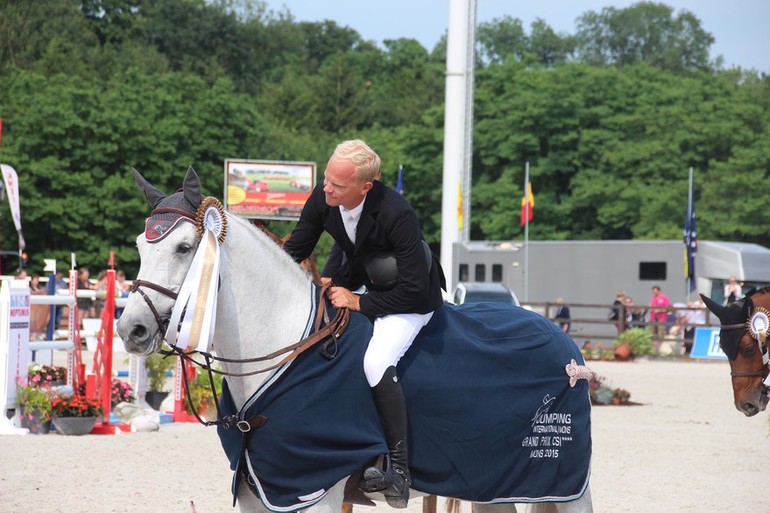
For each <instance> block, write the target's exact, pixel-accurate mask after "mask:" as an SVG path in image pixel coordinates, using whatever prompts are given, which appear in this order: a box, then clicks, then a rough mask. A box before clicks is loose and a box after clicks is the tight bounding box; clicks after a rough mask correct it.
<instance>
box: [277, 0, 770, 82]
mask: <svg viewBox="0 0 770 513" xmlns="http://www.w3.org/2000/svg"><path fill="white" fill-rule="evenodd" d="M637 2H638V0H634V1H623V0H477V1H476V11H477V12H476V21H477V23H481V22H484V21H491V20H493V19H495V18H500V17H502V16H505V15H509V16H511V17H512V18H519V19H520V20H521V21H522V23H523V25H524V27H525V30H526V31H527V33H529V29H530V24H531V23H532V22H533V21H534V20H535V19H536V18H541V19H543V20H545V22H546V23H547V24H548V25H550V26H551V28H553V29H554V30H555V31H556V32H557V33H559V32H563V33H569V34H574V33H575V32H576V28H575V27H576V25H575V20H576V19H577V18H578V17H579V16H580V15H582V14H584V13H585V12H587V11H595V12H600V11H601V10H602V9H603V8H605V7H615V8H616V9H622V8H625V7H629V6H631V5H633V4H635V3H637ZM266 3H267V4H268V6H269V8H270V9H271V10H273V11H280V10H282V9H283V8H286V9H288V11H290V12H291V14H292V15H293V16H294V19H295V21H321V20H325V19H331V20H334V21H335V22H337V24H339V25H343V26H348V27H351V28H353V29H355V30H356V31H357V32H358V33H359V34H360V35H361V37H362V38H363V39H366V40H371V41H375V42H377V43H381V42H382V41H383V40H385V39H398V38H402V37H408V38H414V39H416V40H417V41H419V42H420V43H421V44H422V46H424V47H425V48H427V49H428V50H431V49H433V47H434V45H435V44H436V43H437V42H438V40H439V39H440V38H441V36H442V35H443V34H444V32H445V31H446V28H447V19H448V17H449V0H268V1H267V2H266ZM656 3H663V4H665V5H668V6H669V7H671V8H673V9H674V16H676V15H677V14H678V13H679V11H681V10H683V9H684V10H687V11H690V12H692V13H693V14H695V16H696V17H697V18H698V19H699V20H700V22H701V27H702V28H703V29H704V30H705V31H706V32H710V33H711V35H712V36H714V38H715V42H714V44H713V45H711V59H715V58H716V57H717V56H719V55H721V56H722V57H724V67H725V68H730V67H733V66H740V67H742V68H744V69H755V70H758V71H764V72H766V73H770V29H768V22H770V1H769V0H660V1H658V2H656Z"/></svg>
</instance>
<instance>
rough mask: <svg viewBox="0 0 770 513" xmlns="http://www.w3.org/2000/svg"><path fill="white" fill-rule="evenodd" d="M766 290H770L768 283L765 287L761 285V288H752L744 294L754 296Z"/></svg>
mask: <svg viewBox="0 0 770 513" xmlns="http://www.w3.org/2000/svg"><path fill="white" fill-rule="evenodd" d="M766 292H770V285H768V286H766V287H762V288H761V289H757V288H753V289H751V290H749V291H748V292H746V296H745V297H751V296H756V295H759V294H764V293H766Z"/></svg>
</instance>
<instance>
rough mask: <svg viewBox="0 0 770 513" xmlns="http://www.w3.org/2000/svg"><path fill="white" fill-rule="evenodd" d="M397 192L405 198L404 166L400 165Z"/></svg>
mask: <svg viewBox="0 0 770 513" xmlns="http://www.w3.org/2000/svg"><path fill="white" fill-rule="evenodd" d="M396 192H397V193H399V194H401V195H402V196H403V194H404V165H403V164H399V165H398V180H397V181H396Z"/></svg>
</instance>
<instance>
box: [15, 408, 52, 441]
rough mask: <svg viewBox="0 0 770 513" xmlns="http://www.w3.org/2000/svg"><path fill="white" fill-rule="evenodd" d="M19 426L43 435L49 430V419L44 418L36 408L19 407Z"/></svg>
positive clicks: (33, 433) (31, 432) (34, 433)
mask: <svg viewBox="0 0 770 513" xmlns="http://www.w3.org/2000/svg"><path fill="white" fill-rule="evenodd" d="M19 420H20V423H21V427H23V428H26V429H29V432H30V434H32V435H45V434H48V432H49V431H50V430H51V420H50V419H48V420H46V419H45V418H44V417H43V416H42V415H41V414H40V410H39V409H38V408H27V407H25V406H22V407H20V408H19Z"/></svg>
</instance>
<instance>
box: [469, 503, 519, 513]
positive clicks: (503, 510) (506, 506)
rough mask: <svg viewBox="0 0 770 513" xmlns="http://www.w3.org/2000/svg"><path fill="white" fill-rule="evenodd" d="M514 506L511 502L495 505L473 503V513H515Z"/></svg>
mask: <svg viewBox="0 0 770 513" xmlns="http://www.w3.org/2000/svg"><path fill="white" fill-rule="evenodd" d="M517 511H518V510H517V509H516V504H514V503H512V502H505V503H503V502H500V503H497V504H480V503H476V502H474V503H473V513H516V512H517Z"/></svg>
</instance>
